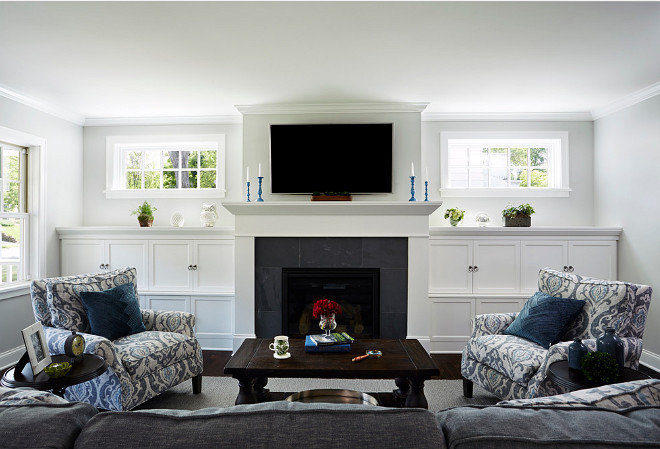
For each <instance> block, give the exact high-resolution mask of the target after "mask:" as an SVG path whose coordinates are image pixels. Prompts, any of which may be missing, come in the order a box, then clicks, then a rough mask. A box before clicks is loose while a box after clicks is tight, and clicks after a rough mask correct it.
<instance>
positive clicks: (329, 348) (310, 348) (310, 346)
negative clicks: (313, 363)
mask: <svg viewBox="0 0 660 449" xmlns="http://www.w3.org/2000/svg"><path fill="white" fill-rule="evenodd" d="M305 352H317V353H321V352H351V344H350V343H339V344H332V345H317V344H316V343H315V342H314V340H312V335H307V336H305Z"/></svg>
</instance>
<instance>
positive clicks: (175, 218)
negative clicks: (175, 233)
mask: <svg viewBox="0 0 660 449" xmlns="http://www.w3.org/2000/svg"><path fill="white" fill-rule="evenodd" d="M183 223H184V219H183V214H182V213H181V212H179V211H176V212H174V213H172V216H171V217H170V224H171V225H172V226H174V227H175V228H180V227H181V226H183Z"/></svg>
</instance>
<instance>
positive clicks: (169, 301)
mask: <svg viewBox="0 0 660 449" xmlns="http://www.w3.org/2000/svg"><path fill="white" fill-rule="evenodd" d="M145 299H146V301H145V302H146V305H147V307H146V308H147V309H151V310H161V311H166V312H168V311H174V312H190V297H189V296H170V295H163V296H158V295H147V296H146V297H145Z"/></svg>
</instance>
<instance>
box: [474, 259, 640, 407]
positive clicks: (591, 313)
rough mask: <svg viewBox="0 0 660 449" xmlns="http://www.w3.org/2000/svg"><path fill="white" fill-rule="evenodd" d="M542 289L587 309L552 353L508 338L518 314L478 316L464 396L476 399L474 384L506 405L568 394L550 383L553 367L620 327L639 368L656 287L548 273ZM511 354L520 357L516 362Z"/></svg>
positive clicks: (632, 363)
mask: <svg viewBox="0 0 660 449" xmlns="http://www.w3.org/2000/svg"><path fill="white" fill-rule="evenodd" d="M538 288H539V290H540V291H541V292H543V293H545V294H547V295H551V296H554V297H556V298H565V299H568V298H570V299H574V300H580V301H584V302H585V304H584V306H583V307H582V309H581V310H580V312H579V313H578V315H577V316H576V317H575V318H574V319H573V320H572V321H571V322H569V324H568V326H567V327H566V328H565V329H564V330H563V332H562V334H561V335H560V338H559V340H560V342H559V343H557V344H555V345H552V346H550V348H548V349H544V348H542V347H541V346H539V345H537V344H536V343H533V342H531V341H528V340H525V339H522V338H520V337H516V336H512V335H506V334H504V332H503V331H504V330H505V329H506V328H508V327H509V325H510V324H511V323H512V322H513V321H514V319H515V317H516V315H517V314H516V313H500V314H487V315H478V316H476V317H475V318H474V326H473V332H472V336H471V338H470V340H469V341H468V343H467V345H466V347H465V348H464V350H463V357H462V361H461V373H462V375H463V378H464V379H463V393H464V395H465V396H467V397H470V396H471V395H472V382H476V383H477V384H479V385H480V386H482V387H483V388H485V389H486V390H488V391H490V392H491V393H493V394H494V395H496V396H497V397H499V398H501V399H513V398H518V399H524V398H533V397H537V396H548V395H552V394H557V393H564V392H566V391H564V390H565V389H564V388H563V387H562V386H560V385H558V384H556V383H554V382H553V381H552V380H550V379H548V367H549V366H550V364H551V363H553V362H556V361H559V360H567V359H568V348H569V345H570V341H571V340H573V339H574V338H576V337H577V338H582V340H583V342H584V345H585V346H586V347H587V348H589V350H591V351H593V350H595V349H596V336H600V335H601V334H602V333H603V331H604V329H605V328H606V327H608V326H609V325H610V323H613V322H616V323H618V330H619V335H620V338H621V339H622V340H624V343H625V344H624V360H625V363H626V367H628V368H632V369H636V368H637V367H638V365H639V358H640V356H641V354H642V343H643V341H642V337H643V334H644V326H645V323H646V316H647V313H648V308H649V303H650V302H651V293H652V289H651V287H649V286H647V285H637V284H631V283H628V282H620V281H607V280H599V279H593V278H587V277H583V276H578V275H575V274H569V273H564V272H561V271H557V270H551V269H548V268H544V269H542V270H540V272H539V278H538ZM512 354H516V356H515V357H511V355H512Z"/></svg>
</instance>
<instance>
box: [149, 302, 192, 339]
mask: <svg viewBox="0 0 660 449" xmlns="http://www.w3.org/2000/svg"><path fill="white" fill-rule="evenodd" d="M142 322H143V323H144V327H145V328H146V330H148V331H161V332H176V333H179V334H184V335H187V336H188V337H194V336H195V323H196V318H195V315H193V314H192V313H188V312H177V311H160V310H147V309H143V310H142Z"/></svg>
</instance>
